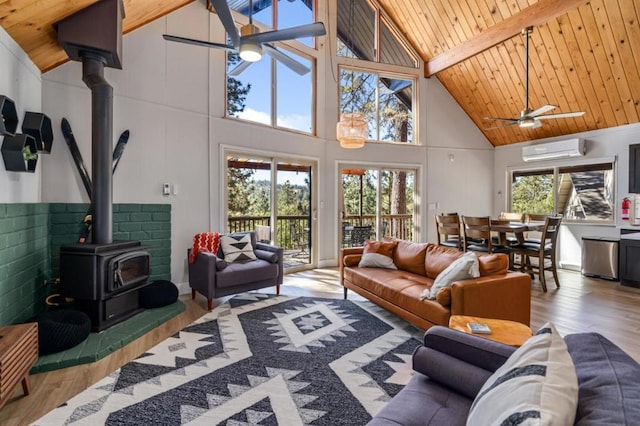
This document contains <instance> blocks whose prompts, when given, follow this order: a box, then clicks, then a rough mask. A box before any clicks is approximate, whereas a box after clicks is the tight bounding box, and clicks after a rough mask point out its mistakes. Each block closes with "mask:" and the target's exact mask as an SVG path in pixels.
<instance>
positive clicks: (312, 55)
mask: <svg viewBox="0 0 640 426" xmlns="http://www.w3.org/2000/svg"><path fill="white" fill-rule="evenodd" d="M274 3H275V7H274V5H273V4H272V7H273V8H274V10H273V12H272V18H273V20H274V24H275V25H276V27H277V24H278V21H277V2H274ZM318 6H319V5H318V1H317V0H313V22H318ZM231 14H232V16H233V19H234V21H235V23H236V26H243V25H246V24H248V23H249V17H248V16H246V15H243V14H242V13H240V12H238V11H237V10H233V9H231ZM253 25H255V26H257V27H258V28H259V29H260V32H265V31H273V30H274V29H277V28H272V27H268V26H266V25H265V24H263V23H262V22H260V21H256V20H254V21H253ZM225 37H226V32H225ZM271 44H273V45H274V46H276V47H278V48H280V49H282V50H284V51H285V52H287V53H291V54H294V55H297V56H301V57H303V58H304V59H306V60H308V61H309V62H310V63H311V71H310V73H311V88H310V89H311V109H310V114H311V131H310V132H305V131H302V130H297V129H291V128H287V127H282V126H278V125H277V122H278V115H277V114H278V108H277V99H276V97H277V94H278V88H277V78H278V76H277V63H276V59H274V58H272V57H271V56H269V60H270V62H271V63H270V65H269V69H270V70H271V79H270V83H271V90H270V94H271V105H270V107H271V112H270V120H271V124H266V123H261V122H258V121H251V120H246V119H243V118H240V117H234V116H232V115H229V114H228V107H227V104H228V95H229V92H228V89H227V81H228V79H229V75H228V72H229V69H228V66H227V62H228V59H227V56H226V55H225V69H224V74H225V76H224V90H223V93H224V116H223V118H225V119H230V120H237V121H240V122H242V123H250V124H253V125H257V126H263V127H267V128H272V129H278V130H282V131H285V132H292V133H297V134H301V135H305V136H313V137H317V136H318V112H317V111H318V104H317V102H318V59H319V56H320V51H319V50H318V38H317V37H313V46H308V45H306V44H304V43H301V42H299V41H298V40H295V39H294V40H287V41H278V42H274V43H271ZM265 56H268V55H265Z"/></svg>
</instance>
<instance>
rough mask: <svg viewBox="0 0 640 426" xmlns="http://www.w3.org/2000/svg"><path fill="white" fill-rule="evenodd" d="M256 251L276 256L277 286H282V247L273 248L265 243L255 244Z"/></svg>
mask: <svg viewBox="0 0 640 426" xmlns="http://www.w3.org/2000/svg"><path fill="white" fill-rule="evenodd" d="M256 249H258V250H264V251H268V252H271V253H275V254H276V255H278V261H277V262H276V263H277V264H278V284H282V282H283V280H284V249H283V248H282V247H278V246H273V245H271V244H267V243H261V242H257V243H256Z"/></svg>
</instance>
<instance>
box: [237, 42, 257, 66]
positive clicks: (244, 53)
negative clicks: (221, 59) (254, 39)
mask: <svg viewBox="0 0 640 426" xmlns="http://www.w3.org/2000/svg"><path fill="white" fill-rule="evenodd" d="M240 58H242V60H244V61H247V62H258V61H259V60H260V59H262V46H260V45H259V44H251V43H243V44H241V45H240Z"/></svg>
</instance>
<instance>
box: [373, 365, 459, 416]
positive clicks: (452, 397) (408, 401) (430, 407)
mask: <svg viewBox="0 0 640 426" xmlns="http://www.w3.org/2000/svg"><path fill="white" fill-rule="evenodd" d="M470 405H471V399H469V398H467V397H465V396H463V395H461V394H459V393H458V392H456V391H454V390H453V389H450V388H448V387H446V386H444V385H441V384H439V383H438V382H436V381H435V380H431V379H429V378H428V377H426V376H423V375H422V374H416V375H415V376H413V378H411V380H410V381H409V383H407V385H406V386H405V387H404V388H403V389H402V390H401V391H400V392H399V393H398V394H397V395H396V396H395V397H394V398H393V400H392V402H391V403H389V404H387V405H385V406H384V407H383V408H382V410H380V412H379V413H378V414H376V416H375V417H374V418H373V420H371V421H370V422H369V423H368V425H367V426H383V425H385V426H390V425H395V426H397V425H403V426H424V425H447V426H457V425H464V422H465V419H466V417H467V412H468V411H469V406H470Z"/></svg>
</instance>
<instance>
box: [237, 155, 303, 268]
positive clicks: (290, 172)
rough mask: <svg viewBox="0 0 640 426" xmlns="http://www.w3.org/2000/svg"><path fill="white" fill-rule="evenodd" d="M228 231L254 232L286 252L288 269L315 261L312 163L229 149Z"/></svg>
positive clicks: (261, 238) (262, 239)
mask: <svg viewBox="0 0 640 426" xmlns="http://www.w3.org/2000/svg"><path fill="white" fill-rule="evenodd" d="M226 166H227V173H226V177H227V182H226V219H227V220H226V222H227V232H241V231H256V235H257V237H258V239H259V240H261V241H265V242H270V243H272V244H275V245H277V246H280V247H282V248H283V249H284V251H285V261H284V264H285V268H286V269H287V270H288V271H291V270H299V269H308V268H311V267H313V265H314V256H313V255H312V254H313V252H314V250H313V244H312V243H313V235H314V233H313V224H314V220H313V219H314V218H313V216H312V214H313V212H314V211H315V210H314V208H313V197H312V188H313V185H312V182H313V172H314V169H315V164H314V163H313V162H309V161H304V160H299V159H288V158H275V157H264V156H259V155H251V154H248V153H239V152H233V153H232V152H229V153H227V155H226Z"/></svg>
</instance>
